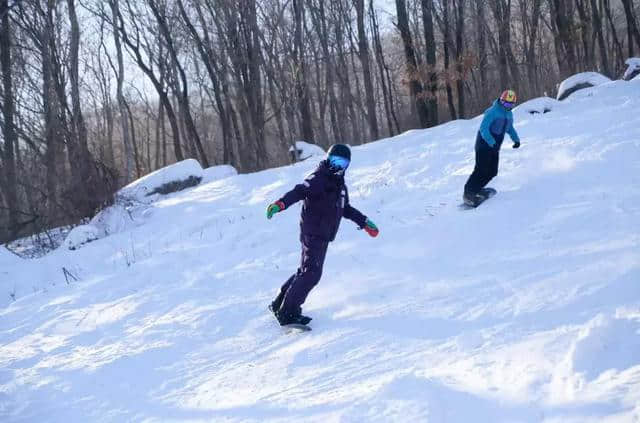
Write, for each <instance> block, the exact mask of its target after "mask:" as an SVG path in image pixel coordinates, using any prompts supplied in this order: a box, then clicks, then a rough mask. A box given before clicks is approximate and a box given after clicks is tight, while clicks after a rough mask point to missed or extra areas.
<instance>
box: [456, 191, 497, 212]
mask: <svg viewBox="0 0 640 423" xmlns="http://www.w3.org/2000/svg"><path fill="white" fill-rule="evenodd" d="M497 193H498V191H496V190H495V189H494V188H482V189H481V190H480V192H478V195H480V196H481V197H482V200H481V201H480V203H478V205H476V206H470V205H468V204H466V203H464V202H463V203H462V204H460V205H459V206H458V207H460V208H461V209H463V210H471V209H475V208H476V207H478V206H480V204H482V203H484V202H485V201H487V200H488V199H489V198H491V197H493V196H494V195H496V194H497Z"/></svg>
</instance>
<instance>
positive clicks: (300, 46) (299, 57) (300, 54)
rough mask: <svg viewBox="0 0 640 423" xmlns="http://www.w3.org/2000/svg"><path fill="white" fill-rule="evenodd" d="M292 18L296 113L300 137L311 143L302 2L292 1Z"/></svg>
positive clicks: (312, 138) (311, 126)
mask: <svg viewBox="0 0 640 423" xmlns="http://www.w3.org/2000/svg"><path fill="white" fill-rule="evenodd" d="M292 5H293V16H294V21H295V32H294V41H293V65H294V72H295V87H296V97H297V99H298V112H299V113H300V135H301V136H302V138H303V139H304V140H305V141H307V142H313V141H314V136H313V122H312V118H311V106H310V104H309V86H308V84H307V69H306V67H307V66H306V63H305V57H304V43H303V41H302V39H303V33H302V32H303V31H302V24H303V21H304V5H303V2H302V0H293V1H292Z"/></svg>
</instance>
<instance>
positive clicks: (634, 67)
mask: <svg viewBox="0 0 640 423" xmlns="http://www.w3.org/2000/svg"><path fill="white" fill-rule="evenodd" d="M625 64H626V65H627V66H628V67H627V70H626V71H625V72H624V75H623V76H622V79H624V80H625V81H631V80H632V79H635V78H637V77H638V76H640V57H631V58H629V59H627V61H626V62H625Z"/></svg>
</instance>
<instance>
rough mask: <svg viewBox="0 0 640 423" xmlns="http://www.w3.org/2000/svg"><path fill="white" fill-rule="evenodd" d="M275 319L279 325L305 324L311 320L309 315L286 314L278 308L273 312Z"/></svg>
mask: <svg viewBox="0 0 640 423" xmlns="http://www.w3.org/2000/svg"><path fill="white" fill-rule="evenodd" d="M274 314H275V316H276V319H278V323H280V326H285V325H290V324H293V323H295V324H298V325H307V324H309V322H310V321H311V318H310V317H307V316H303V315H302V314H288V313H283V312H282V311H280V310H278V311H276V312H275V313H274Z"/></svg>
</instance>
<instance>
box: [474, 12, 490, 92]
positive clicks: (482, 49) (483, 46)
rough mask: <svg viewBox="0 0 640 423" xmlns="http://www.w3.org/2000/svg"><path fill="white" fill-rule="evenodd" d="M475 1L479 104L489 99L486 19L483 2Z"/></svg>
mask: <svg viewBox="0 0 640 423" xmlns="http://www.w3.org/2000/svg"><path fill="white" fill-rule="evenodd" d="M475 1H476V17H477V37H478V68H479V71H480V101H479V103H480V104H483V103H484V102H485V101H487V100H488V99H489V94H488V91H489V90H488V86H487V85H488V77H487V43H486V31H485V26H486V19H485V10H484V4H485V0H475Z"/></svg>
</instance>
